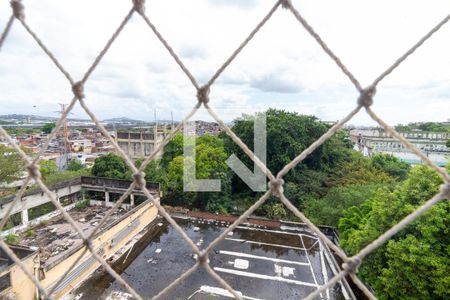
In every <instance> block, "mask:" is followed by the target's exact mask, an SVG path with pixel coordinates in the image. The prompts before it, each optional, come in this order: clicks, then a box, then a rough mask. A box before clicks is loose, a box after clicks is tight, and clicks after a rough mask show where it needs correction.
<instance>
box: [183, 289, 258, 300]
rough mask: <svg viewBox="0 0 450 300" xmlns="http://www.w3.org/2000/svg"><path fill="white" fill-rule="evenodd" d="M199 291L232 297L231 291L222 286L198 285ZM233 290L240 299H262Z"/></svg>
mask: <svg viewBox="0 0 450 300" xmlns="http://www.w3.org/2000/svg"><path fill="white" fill-rule="evenodd" d="M199 291H200V292H203V293H206V294H213V295H218V296H225V297H228V298H234V296H233V294H232V293H230V292H229V291H227V290H226V289H223V288H218V287H213V286H207V285H202V286H201V287H200V290H199ZM235 292H236V293H237V294H238V295H239V296H241V298H242V299H246V300H263V299H259V298H253V297H248V296H245V295H243V294H242V293H241V292H240V291H236V290H235ZM188 299H190V298H188Z"/></svg>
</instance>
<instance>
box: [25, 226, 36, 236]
mask: <svg viewBox="0 0 450 300" xmlns="http://www.w3.org/2000/svg"><path fill="white" fill-rule="evenodd" d="M25 236H26V237H27V238H31V237H33V236H34V230H33V229H32V228H28V229H27V230H26V231H25Z"/></svg>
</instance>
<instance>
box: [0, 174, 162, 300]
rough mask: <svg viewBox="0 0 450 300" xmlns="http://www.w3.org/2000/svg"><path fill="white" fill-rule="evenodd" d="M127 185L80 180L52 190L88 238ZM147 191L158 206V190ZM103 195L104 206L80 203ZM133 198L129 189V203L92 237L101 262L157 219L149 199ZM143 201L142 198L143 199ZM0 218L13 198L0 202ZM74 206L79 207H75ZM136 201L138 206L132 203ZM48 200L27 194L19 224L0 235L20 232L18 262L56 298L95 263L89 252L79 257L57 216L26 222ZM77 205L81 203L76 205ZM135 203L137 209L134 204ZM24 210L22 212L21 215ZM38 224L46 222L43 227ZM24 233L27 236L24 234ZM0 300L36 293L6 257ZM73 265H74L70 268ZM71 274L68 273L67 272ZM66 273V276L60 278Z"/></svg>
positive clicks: (71, 232) (76, 242)
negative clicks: (111, 198) (93, 195)
mask: <svg viewBox="0 0 450 300" xmlns="http://www.w3.org/2000/svg"><path fill="white" fill-rule="evenodd" d="M130 184H131V182H130V181H126V180H116V179H109V178H99V177H80V178H77V179H74V180H69V181H65V182H63V183H60V184H58V185H56V186H52V187H51V191H52V193H53V194H54V195H55V196H56V197H57V199H58V201H60V202H61V203H62V204H63V201H65V199H72V200H73V202H72V203H70V204H67V205H66V206H64V209H66V210H68V213H69V215H70V216H71V217H72V219H73V220H74V221H75V223H76V224H77V226H78V227H79V228H80V229H81V230H82V232H83V233H84V234H88V235H89V234H91V233H93V232H94V230H95V229H96V227H97V225H98V224H99V222H100V220H102V219H103V218H104V217H105V216H106V214H107V213H108V211H109V210H110V209H111V208H110V207H111V206H112V205H113V204H114V203H112V202H111V201H108V199H109V195H110V194H123V193H124V192H125V190H126V189H127V188H128V187H129V185H130ZM147 188H148V189H149V190H150V191H151V193H152V194H153V196H154V197H155V198H156V199H157V201H159V185H158V184H154V183H148V184H147ZM90 191H94V192H97V193H98V192H100V191H101V192H102V193H103V194H104V195H105V196H104V201H101V200H92V201H91V200H89V201H88V202H87V201H86V202H81V201H78V200H82V199H84V196H83V195H84V194H85V193H86V192H90ZM135 196H140V197H142V193H141V192H140V191H139V190H134V191H133V192H132V194H131V196H130V199H128V200H129V201H128V203H127V204H125V205H122V207H121V208H119V209H118V210H116V211H115V212H114V213H113V214H112V215H111V216H110V217H109V218H108V219H107V221H106V222H105V224H103V225H102V227H101V228H99V229H98V230H97V231H96V233H95V234H94V235H93V237H92V245H93V247H94V249H95V252H96V253H97V254H99V255H101V256H102V257H103V258H104V259H109V258H110V257H112V256H113V255H114V254H115V253H116V252H117V251H118V250H120V249H122V248H123V247H124V246H126V245H127V244H129V243H130V241H132V240H133V238H134V237H135V236H136V235H137V234H138V233H139V232H141V231H142V230H143V229H144V228H145V227H146V226H147V225H148V224H150V223H151V222H152V221H153V220H155V218H156V217H157V215H158V209H157V208H156V207H155V206H154V205H153V203H152V202H151V200H148V199H147V200H146V199H143V201H141V203H140V204H136V203H135V199H134V197H135ZM142 198H143V197H142ZM0 201H1V202H0V203H1V204H2V205H1V208H0V213H1V216H4V214H5V211H6V210H7V209H8V208H9V205H11V203H12V202H11V201H12V198H11V197H9V198H6V199H5V198H4V199H1V200H0ZM77 201H78V202H77ZM136 202H137V201H136ZM48 203H49V199H48V198H47V196H45V195H43V194H42V193H41V191H40V190H34V191H30V192H28V193H26V194H25V195H24V197H23V198H22V200H21V202H20V204H19V205H17V207H14V208H13V211H14V212H15V213H19V214H21V217H22V221H23V222H24V223H23V224H20V225H19V226H15V227H13V228H11V229H9V230H7V231H4V232H2V235H3V236H5V235H6V234H10V233H11V232H15V233H18V234H19V232H20V231H22V233H20V237H21V238H20V242H19V243H20V244H21V246H20V247H12V249H16V250H17V251H16V250H14V251H16V252H17V253H16V255H18V257H19V258H20V259H21V260H22V263H23V264H24V265H25V266H26V267H27V269H28V271H29V272H30V273H31V274H33V275H34V276H35V277H36V278H37V279H38V280H39V281H40V282H41V284H42V285H43V286H44V287H45V288H46V289H48V291H50V290H53V297H55V298H56V299H58V298H60V297H62V296H63V295H65V294H66V293H67V292H68V291H70V290H71V289H73V288H74V287H75V286H77V285H78V284H79V283H81V282H82V281H83V280H84V279H85V278H86V277H88V276H89V275H90V274H91V273H92V272H93V271H95V270H96V269H97V268H98V267H99V266H100V263H99V262H98V261H97V260H96V259H95V258H94V257H93V256H92V255H91V253H90V252H89V251H87V252H84V250H85V245H84V243H83V241H82V239H81V237H80V236H79V235H78V234H77V232H76V231H75V229H74V228H73V227H72V226H71V225H70V224H69V223H68V222H67V221H66V220H65V219H64V218H63V217H62V216H60V215H59V212H58V211H54V212H50V213H48V214H45V215H43V216H41V217H39V218H37V219H34V220H29V219H28V211H29V210H32V209H33V208H35V207H37V206H40V205H43V204H48ZM76 203H84V205H83V206H80V205H78V206H76ZM135 204H136V205H135ZM24 211H25V212H24ZM42 220H46V221H45V222H42ZM25 228H27V232H30V234H27V233H25V234H24V233H23V230H24V229H25ZM0 254H1V255H0V299H35V298H38V297H39V292H38V290H37V289H36V288H35V286H34V284H33V283H32V282H31V280H29V277H27V276H26V275H25V273H24V271H23V270H22V269H21V268H19V267H18V266H17V265H16V264H15V263H13V262H12V261H11V259H10V258H9V256H8V255H7V254H4V253H3V252H1V253H0ZM75 262H77V263H76V265H75V266H73V264H74V263H75ZM69 270H70V271H69ZM67 271H69V273H67V274H66V276H65V277H64V278H63V277H62V275H64V274H65V273H66V272H67Z"/></svg>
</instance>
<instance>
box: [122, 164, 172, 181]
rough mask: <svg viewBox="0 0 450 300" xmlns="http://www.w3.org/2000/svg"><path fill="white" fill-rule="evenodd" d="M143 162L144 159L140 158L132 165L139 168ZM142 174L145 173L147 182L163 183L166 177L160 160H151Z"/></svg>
mask: <svg viewBox="0 0 450 300" xmlns="http://www.w3.org/2000/svg"><path fill="white" fill-rule="evenodd" d="M143 162H144V159H142V158H140V159H137V160H136V161H135V162H134V164H135V165H136V167H138V168H139V167H140V166H141V165H142V163H143ZM144 173H145V180H146V181H148V182H156V183H163V180H164V178H165V176H166V172H165V169H164V168H163V167H162V164H161V160H152V161H151V162H150V163H149V164H148V165H147V166H146V167H145V170H144ZM130 175H131V174H130Z"/></svg>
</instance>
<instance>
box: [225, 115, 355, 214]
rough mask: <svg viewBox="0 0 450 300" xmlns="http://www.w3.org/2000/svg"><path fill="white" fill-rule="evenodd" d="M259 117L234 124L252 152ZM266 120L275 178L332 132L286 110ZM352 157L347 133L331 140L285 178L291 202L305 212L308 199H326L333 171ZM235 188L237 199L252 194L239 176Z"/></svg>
mask: <svg viewBox="0 0 450 300" xmlns="http://www.w3.org/2000/svg"><path fill="white" fill-rule="evenodd" d="M259 117H261V114H256V115H255V116H245V115H244V116H243V117H242V118H239V119H237V120H235V121H234V125H233V131H234V132H235V133H236V134H237V135H238V136H239V138H240V139H241V140H242V141H243V142H244V143H245V144H246V145H248V146H249V148H250V149H253V148H254V119H255V118H259ZM265 117H266V129H267V130H266V132H267V166H268V168H269V169H270V170H271V171H272V173H275V174H276V173H277V172H279V171H280V170H281V169H282V168H283V167H284V166H285V165H286V164H288V163H289V162H291V161H292V160H293V159H294V158H295V157H296V156H297V155H299V154H300V153H302V151H303V150H305V149H306V148H307V147H309V146H310V145H311V144H312V143H313V142H315V141H316V140H317V139H318V138H319V137H320V136H321V135H322V134H324V133H325V132H326V131H327V130H328V128H329V125H327V124H325V123H323V122H320V121H319V120H318V119H317V118H315V117H313V116H306V115H300V114H297V113H292V112H286V111H283V110H276V109H269V110H267V111H266V112H265ZM222 138H223V139H224V142H225V148H226V149H227V152H229V153H233V154H235V155H236V156H237V157H238V158H239V159H240V160H241V161H242V162H243V163H244V164H245V165H246V166H247V167H248V168H249V169H251V170H253V162H252V161H251V160H250V158H249V157H248V156H247V155H246V154H244V152H243V151H242V150H241V149H240V147H239V146H237V145H236V144H235V143H234V142H233V141H232V140H231V138H229V137H228V136H226V135H225V134H222ZM350 153H351V146H350V144H349V140H348V138H347V135H346V133H344V132H339V133H338V134H336V135H335V136H333V137H332V138H330V139H329V140H328V141H327V142H326V143H324V144H323V145H322V146H320V147H318V148H317V149H316V150H314V151H313V152H312V153H311V154H309V155H308V156H307V157H306V158H305V159H304V160H303V161H302V162H301V163H300V164H298V165H297V166H296V167H295V168H293V169H292V170H290V171H289V173H288V174H287V175H286V176H285V181H286V186H285V191H286V194H287V195H289V196H288V198H289V199H290V200H291V201H292V202H293V203H294V204H295V205H296V206H297V207H300V208H301V207H302V206H303V202H304V201H305V199H306V198H308V197H320V196H323V195H324V194H325V193H326V191H327V189H328V182H329V178H328V176H329V175H330V172H331V170H333V169H334V168H335V167H336V166H338V165H339V164H340V163H341V162H342V161H343V160H346V159H350V158H349V157H350V155H351V154H350ZM289 183H290V184H289ZM232 186H233V193H234V195H239V194H241V195H245V194H250V195H251V194H252V193H251V191H249V189H248V187H247V185H245V183H244V182H243V181H242V180H241V179H240V178H239V177H238V176H237V175H233V177H232Z"/></svg>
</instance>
